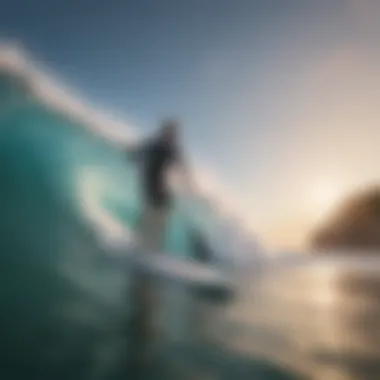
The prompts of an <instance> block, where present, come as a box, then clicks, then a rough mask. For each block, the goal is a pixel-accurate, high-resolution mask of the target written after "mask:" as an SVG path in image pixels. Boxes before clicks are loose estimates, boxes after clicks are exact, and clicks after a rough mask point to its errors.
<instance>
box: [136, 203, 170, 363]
mask: <svg viewBox="0 0 380 380" xmlns="http://www.w3.org/2000/svg"><path fill="white" fill-rule="evenodd" d="M166 215H167V212H166V210H165V209H163V208H162V209H161V208H155V207H152V206H151V205H149V204H147V205H146V206H145V207H144V209H143V212H142V214H141V219H140V225H139V235H140V241H141V249H142V250H143V251H144V253H145V252H146V253H149V254H159V253H160V252H162V250H163V243H164V234H165V225H166ZM132 293H133V294H132V302H133V315H132V321H131V332H132V334H131V339H132V341H131V345H132V347H131V348H132V351H131V353H132V356H131V360H132V365H134V366H138V367H144V366H148V365H149V363H150V362H151V354H150V351H151V349H152V347H154V346H155V343H157V340H158V335H159V329H158V326H157V322H156V321H157V315H158V311H159V294H158V293H159V289H157V283H156V281H155V279H154V278H152V277H150V276H149V275H143V274H142V273H140V274H139V273H138V274H137V276H136V278H135V281H134V285H133V290H132Z"/></svg>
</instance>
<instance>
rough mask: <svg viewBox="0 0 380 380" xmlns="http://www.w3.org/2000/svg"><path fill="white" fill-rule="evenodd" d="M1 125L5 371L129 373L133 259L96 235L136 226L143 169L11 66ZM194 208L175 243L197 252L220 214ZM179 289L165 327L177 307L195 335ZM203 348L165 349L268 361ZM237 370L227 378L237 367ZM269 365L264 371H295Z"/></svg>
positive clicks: (181, 250)
mask: <svg viewBox="0 0 380 380" xmlns="http://www.w3.org/2000/svg"><path fill="white" fill-rule="evenodd" d="M0 133H1V136H0V176H1V186H0V209H1V217H0V256H1V265H0V271H1V275H0V303H1V307H2V311H1V318H0V355H1V358H2V363H3V365H2V366H1V368H0V378H4V379H14V380H18V379H20V380H21V379H28V380H34V379H36V380H37V379H54V380H59V379H65V380H66V379H70V380H76V379H77V380H83V379H99V380H106V379H115V380H116V379H121V378H125V373H124V372H123V373H122V375H119V374H120V370H124V365H120V361H118V358H125V349H126V343H128V337H127V334H125V330H126V325H127V320H126V318H127V316H128V314H129V313H128V312H129V308H130V307H131V300H130V298H128V292H127V290H128V282H129V280H130V279H131V276H129V273H128V270H130V268H128V267H125V266H121V265H120V264H118V263H117V262H115V261H113V260H111V259H110V257H109V255H107V254H108V252H105V249H104V247H102V245H100V244H99V241H98V239H97V237H98V236H99V235H100V234H101V233H102V232H104V230H107V229H108V230H110V231H107V233H111V235H112V233H117V231H118V228H119V227H120V225H121V226H122V227H123V228H124V229H129V231H131V232H132V233H133V231H134V229H135V226H136V223H137V220H138V217H139V213H140V209H141V199H140V197H139V188H138V175H137V174H138V173H137V171H136V168H135V167H134V165H133V163H132V162H129V161H128V160H127V158H126V157H125V155H124V153H123V152H122V151H121V150H119V149H117V148H115V147H113V146H112V145H110V144H108V143H107V142H106V141H105V140H103V139H101V138H99V137H97V136H96V135H94V134H92V133H91V132H90V131H89V130H87V129H86V128H85V127H84V126H81V125H78V123H77V122H75V121H74V120H71V119H70V118H69V117H68V116H66V115H63V114H61V113H59V112H57V111H55V110H53V109H51V108H48V107H46V106H44V105H43V104H41V103H40V102H39V101H38V100H37V99H36V98H34V97H33V94H32V93H31V92H29V90H28V86H27V85H26V83H25V82H23V81H20V80H19V79H18V78H16V77H12V76H10V75H4V74H3V75H1V74H0ZM185 206H186V207H187V209H186V210H185V212H184V210H183V208H180V207H175V208H174V210H173V211H172V215H171V219H170V223H169V226H168V229H167V236H166V249H167V250H168V251H170V252H172V254H174V255H177V256H181V257H183V258H189V257H191V256H193V255H194V253H195V251H196V247H195V245H194V230H195V232H196V234H195V235H196V239H195V240H197V243H199V240H202V239H203V240H204V236H206V235H210V234H211V233H212V231H213V228H214V227H215V225H216V224H217V218H216V217H215V214H213V213H212V212H211V210H210V208H208V207H207V205H206V204H205V202H203V203H202V202H201V201H199V202H198V201H194V202H193V203H192V204H186V205H185ZM200 238H201V239H200ZM198 247H199V244H198ZM172 288H173V287H172ZM172 288H171V290H173V289H172ZM174 288H175V289H174V294H173V297H174V298H173V299H174V301H170V303H166V304H165V313H166V317H167V318H166V317H164V318H163V319H164V322H163V325H165V327H167V330H168V331H171V330H173V327H172V324H173V318H172V316H173V315H175V316H177V317H176V323H177V324H178V325H180V326H182V325H184V326H186V325H187V324H189V325H191V326H192V324H191V323H190V322H191V321H192V320H194V325H195V326H194V331H193V330H192V329H193V327H191V328H190V330H189V331H190V333H188V335H190V338H189V339H188V341H191V340H192V339H193V335H194V334H193V332H196V331H198V330H200V329H202V326H200V325H199V322H198V319H197V314H196V313H195V311H196V308H195V305H194V304H193V303H192V301H189V297H187V295H186V294H187V293H186V292H182V293H181V287H177V286H174ZM159 290H160V291H161V288H160V289H159ZM177 290H178V291H179V295H178V296H177V297H176V292H175V291H177ZM168 293H169V295H170V291H168ZM169 299H171V298H170V296H169ZM167 302H169V301H167ZM186 305H187V306H186ZM191 305H193V306H194V310H193V311H192V312H191V313H190V311H191V309H192V306H191ZM197 305H198V306H199V304H198V303H197ZM206 311H207V314H208V315H209V316H210V319H209V324H208V325H207V326H211V325H214V324H215V323H216V321H217V320H218V319H219V318H222V317H223V313H221V312H220V309H218V308H216V310H214V312H213V313H211V306H210V305H209V306H208V307H207V309H206ZM165 313H164V314H165ZM194 313H195V314H194ZM174 325H175V324H173V326H174ZM186 328H187V327H185V328H184V329H186ZM203 328H204V326H203ZM198 332H199V331H198ZM219 334H224V329H220V331H218V333H217V335H219ZM185 335H186V334H185ZM185 335H183V336H185ZM196 335H202V334H198V333H197V334H196ZM197 339H198V340H199V341H202V338H201V337H199V338H197ZM177 341H178V339H177ZM185 341H186V339H185ZM228 341H229V339H228V338H227V339H226V342H228ZM185 343H186V342H185ZM185 343H184V344H185ZM198 348H199V347H198V346H196V349H194V350H190V351H186V350H185V351H184V353H182V351H181V347H178V346H170V349H169V351H168V352H167V356H168V357H169V358H170V359H169V361H170V360H172V361H173V362H177V361H178V360H182V361H184V362H189V363H191V360H188V359H189V357H191V356H193V357H194V358H196V357H197V356H199V355H201V356H202V358H203V359H204V360H205V361H206V362H208V363H209V365H210V368H212V369H213V371H216V372H217V373H218V371H221V370H220V368H221V367H220V357H221V355H222V354H223V355H224V360H222V362H223V363H227V367H228V368H229V371H230V372H231V371H236V368H243V367H244V368H246V369H247V373H246V374H247V375H248V378H251V377H252V376H251V375H250V374H251V373H252V374H253V377H255V375H254V374H255V373H258V374H259V376H261V374H262V373H264V372H263V371H264V370H265V371H268V369H267V367H266V366H264V367H263V365H262V364H256V363H251V361H249V360H247V361H244V360H243V361H242V358H240V357H236V355H233V352H232V351H231V352H227V353H225V352H222V353H220V352H219V351H217V350H216V348H215V346H213V349H212V350H211V351H210V348H209V347H205V348H204V349H203V351H202V350H201V351H199V349H198ZM172 358H174V359H172ZM203 359H202V360H203ZM202 360H201V361H202ZM121 363H122V362H121ZM122 364H123V363H122ZM189 365H191V366H195V367H196V366H197V365H196V364H189ZM199 367H200V368H201V367H203V364H202V365H201V364H199ZM248 369H249V374H248ZM225 370H226V371H227V369H225ZM271 371H272V370H271ZM230 372H228V373H229V374H228V375H227V377H228V378H230V377H233V376H234V375H233V374H231V373H230ZM234 373H235V372H234ZM270 373H271V372H269V374H268V376H266V378H268V379H271V378H279V379H287V378H289V377H287V375H286V374H282V373H280V375H278V376H277V372H276V371H275V373H274V375H273V376H272V375H271V374H270ZM230 375H231V376H230ZM276 376H277V377H276ZM235 377H236V376H235ZM238 377H239V378H240V377H241V376H240V375H239V376H238ZM154 378H156V377H154ZM175 378H182V375H179V377H178V376H176V377H175Z"/></svg>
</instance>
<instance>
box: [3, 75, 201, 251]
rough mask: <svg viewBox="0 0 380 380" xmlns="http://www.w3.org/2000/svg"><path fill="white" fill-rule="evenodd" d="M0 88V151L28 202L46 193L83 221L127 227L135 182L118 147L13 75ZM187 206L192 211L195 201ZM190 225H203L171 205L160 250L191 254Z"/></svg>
mask: <svg viewBox="0 0 380 380" xmlns="http://www.w3.org/2000/svg"><path fill="white" fill-rule="evenodd" d="M0 94H1V96H2V99H3V101H2V103H3V105H2V106H1V118H0V120H1V121H0V123H1V128H2V137H1V144H2V152H3V155H4V159H5V160H7V162H9V163H11V165H14V167H13V168H12V170H13V172H14V175H15V176H17V178H18V179H17V181H19V182H17V184H19V185H21V184H23V185H22V191H25V193H26V196H27V198H28V199H29V200H30V202H31V203H32V204H34V205H36V203H35V202H34V201H33V197H42V198H45V197H47V198H49V197H51V198H53V199H54V200H55V201H56V202H58V203H60V202H62V204H64V205H65V206H64V207H65V209H66V211H67V212H70V213H71V214H72V215H76V217H77V218H78V220H79V221H80V222H81V223H83V225H84V226H85V225H86V224H87V225H91V226H94V225H96V226H97V227H98V228H100V229H101V228H102V227H104V228H105V229H107V228H109V229H112V228H117V225H122V226H123V227H124V228H128V229H130V230H132V231H133V230H134V228H135V226H136V223H137V220H138V217H139V213H140V209H141V199H140V197H139V188H138V186H139V183H138V176H137V172H136V168H135V167H134V165H133V163H132V162H130V161H129V160H128V159H127V157H126V155H125V154H124V153H123V151H121V150H119V149H117V148H115V147H114V146H112V145H110V144H109V143H108V142H106V141H104V140H103V139H101V138H99V137H97V136H95V135H94V134H92V133H91V132H90V131H89V130H87V129H86V128H85V127H84V126H81V125H79V124H77V123H76V122H75V121H73V120H70V118H69V117H67V116H64V115H62V114H59V113H58V112H56V111H54V110H52V109H48V108H46V107H44V106H43V105H42V104H40V103H39V102H38V101H37V100H36V99H34V98H33V96H32V95H31V94H30V93H28V92H27V89H25V86H24V84H23V83H20V82H18V81H17V80H16V79H15V78H11V77H9V76H4V75H3V76H2V78H1V82H0ZM40 182H44V186H45V187H41V186H42V183H40ZM192 206H193V207H192V212H193V213H194V206H195V207H196V206H197V205H192ZM198 208H199V207H198ZM200 213H201V211H200V210H199V215H200ZM39 214H40V213H39V212H37V213H36V218H37V219H39V216H38V215H39ZM199 215H198V216H199ZM198 220H199V218H198ZM205 220H206V219H205V218H204V220H203V222H204V221H205ZM114 224H115V226H113V225H114ZM203 224H204V223H203ZM194 228H195V229H197V228H198V229H201V228H205V227H204V226H203V227H201V224H199V223H198V226H197V222H195V221H194V220H193V221H191V218H189V217H185V216H184V214H183V213H182V212H181V211H180V210H179V209H178V208H174V210H173V212H172V214H171V217H170V222H169V226H168V229H167V234H166V250H167V251H170V252H175V254H176V255H179V256H184V257H186V256H189V255H191V242H190V241H189V240H190V236H189V231H190V229H194ZM111 232H112V231H111Z"/></svg>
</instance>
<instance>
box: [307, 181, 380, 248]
mask: <svg viewBox="0 0 380 380" xmlns="http://www.w3.org/2000/svg"><path fill="white" fill-rule="evenodd" d="M311 246H312V248H315V249H317V250H318V251H319V250H322V251H324V250H329V249H334V250H340V249H342V250H350V249H368V250H377V249H379V248H380V186H378V187H374V188H371V189H369V190H365V191H362V192H360V193H358V194H356V195H354V196H351V197H349V198H348V199H347V200H346V201H344V202H343V203H342V204H341V205H340V206H338V207H337V210H336V212H334V213H333V214H332V216H331V217H330V218H329V220H327V222H326V223H325V224H324V225H323V226H322V227H321V228H319V229H318V230H317V231H316V232H315V233H314V235H313V236H312V238H311Z"/></svg>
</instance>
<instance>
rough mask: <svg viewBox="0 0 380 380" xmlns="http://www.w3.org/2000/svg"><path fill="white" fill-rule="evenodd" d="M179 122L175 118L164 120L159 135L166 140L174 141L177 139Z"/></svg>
mask: <svg viewBox="0 0 380 380" xmlns="http://www.w3.org/2000/svg"><path fill="white" fill-rule="evenodd" d="M178 131H179V122H178V121H177V120H175V119H168V120H164V121H163V122H162V124H161V128H160V130H159V135H160V137H161V138H162V139H164V140H165V141H169V142H173V141H176V140H177V137H178Z"/></svg>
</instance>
